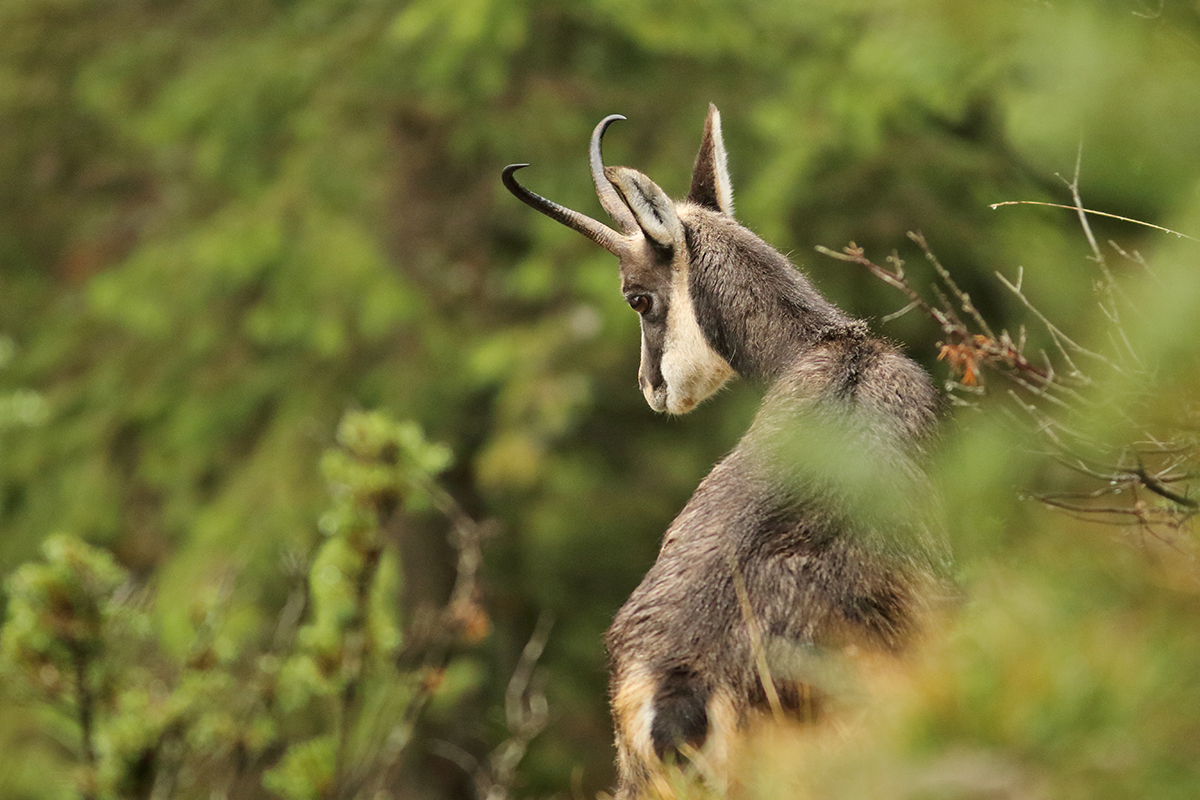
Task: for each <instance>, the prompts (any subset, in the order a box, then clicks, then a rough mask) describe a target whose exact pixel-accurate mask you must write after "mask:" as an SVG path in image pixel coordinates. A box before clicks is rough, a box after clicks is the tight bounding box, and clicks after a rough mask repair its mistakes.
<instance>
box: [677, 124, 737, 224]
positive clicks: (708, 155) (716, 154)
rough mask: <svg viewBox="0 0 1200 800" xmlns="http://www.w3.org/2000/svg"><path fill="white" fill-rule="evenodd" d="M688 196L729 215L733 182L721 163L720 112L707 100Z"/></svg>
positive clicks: (722, 152)
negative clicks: (706, 110)
mask: <svg viewBox="0 0 1200 800" xmlns="http://www.w3.org/2000/svg"><path fill="white" fill-rule="evenodd" d="M688 200H691V201H692V202H693V203H696V204H697V205H701V206H704V207H705V208H707V209H710V210H712V211H719V212H721V213H722V214H728V215H729V216H731V217H732V216H733V184H731V183H730V182H729V168H728V167H727V166H726V164H725V141H724V139H722V138H721V112H720V111H717V107H716V106H715V105H713V104H712V103H709V104H708V119H706V120H705V121H704V139H703V140H701V142H700V152H699V153H698V154H697V155H696V167H695V169H694V170H693V172H692V188H691V191H689V192H688Z"/></svg>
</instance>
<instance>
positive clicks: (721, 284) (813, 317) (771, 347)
mask: <svg viewBox="0 0 1200 800" xmlns="http://www.w3.org/2000/svg"><path fill="white" fill-rule="evenodd" d="M706 217H707V219H705V220H704V224H703V225H690V224H687V222H685V225H684V231H685V236H686V239H687V243H688V247H689V249H690V251H691V254H692V256H693V258H692V259H691V265H690V270H691V272H690V274H689V276H688V284H689V290H690V292H691V295H692V302H693V304H694V306H695V309H696V316H697V319H698V321H699V322H700V325H701V328H702V329H703V331H704V334H705V337H706V338H707V339H708V342H709V344H710V345H711V346H712V348H713V349H714V350H716V351H717V352H718V353H719V354H720V355H721V356H722V357H723V358H724V359H725V360H726V361H727V362H728V363H729V365H730V366H731V367H733V369H734V371H736V372H737V373H738V374H739V375H741V376H742V377H744V378H749V379H751V380H759V381H763V382H767V383H773V382H774V381H776V380H777V379H778V378H779V377H780V376H782V375H783V374H785V373H786V372H787V371H788V370H789V369H790V368H791V367H792V366H793V365H794V364H795V363H796V361H797V359H799V358H801V357H802V356H803V355H804V354H805V353H806V352H808V351H809V350H811V349H812V348H813V347H814V346H816V345H817V344H819V343H820V342H822V341H828V340H830V339H833V338H838V337H841V336H849V335H858V336H861V335H862V331H865V327H864V326H863V324H862V323H861V322H858V321H856V320H854V319H853V318H851V317H850V316H848V315H847V314H845V313H843V312H842V311H841V310H840V309H838V308H837V306H835V305H833V304H832V303H830V302H829V301H828V300H826V299H825V298H824V297H822V296H821V294H820V292H818V291H817V290H816V289H815V288H814V287H813V285H812V284H811V283H809V281H808V279H807V278H806V277H804V275H803V274H801V273H800V272H799V271H798V270H797V269H796V268H795V267H794V266H793V265H792V263H791V262H790V261H788V260H787V259H786V258H785V257H784V256H783V255H781V254H780V253H779V252H778V251H776V250H775V249H774V248H772V247H771V246H770V245H768V244H766V243H765V242H763V241H762V240H761V239H759V238H758V237H757V236H755V235H754V234H753V233H751V232H750V231H749V230H747V229H746V228H743V227H742V226H741V225H739V224H738V223H737V222H735V221H734V220H732V219H731V218H729V217H726V216H724V215H717V214H707V213H706Z"/></svg>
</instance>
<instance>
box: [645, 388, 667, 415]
mask: <svg viewBox="0 0 1200 800" xmlns="http://www.w3.org/2000/svg"><path fill="white" fill-rule="evenodd" d="M642 397H644V398H646V405H648V406H650V408H652V409H654V410H655V411H657V412H659V413H660V414H661V413H664V412H667V413H675V412H672V411H671V410H670V404H671V403H670V395H669V393H668V391H667V387H666V386H665V385H663V386H659V387H657V388H651V387H649V386H646V387H644V388H643V389H642Z"/></svg>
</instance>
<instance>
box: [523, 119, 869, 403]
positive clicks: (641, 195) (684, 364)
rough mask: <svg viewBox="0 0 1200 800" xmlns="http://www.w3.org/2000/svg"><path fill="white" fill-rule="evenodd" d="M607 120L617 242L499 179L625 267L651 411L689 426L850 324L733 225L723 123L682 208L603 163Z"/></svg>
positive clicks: (607, 231)
mask: <svg viewBox="0 0 1200 800" xmlns="http://www.w3.org/2000/svg"><path fill="white" fill-rule="evenodd" d="M618 119H624V117H622V116H620V115H616V114H614V115H613V116H610V117H605V118H604V119H603V120H601V122H600V124H599V125H597V126H596V129H595V131H593V132H592V143H591V148H590V162H591V170H592V182H593V183H594V184H595V185H596V193H597V194H598V195H599V196H600V204H601V205H602V206H604V210H605V211H607V212H608V214H609V215H610V216H611V217H612V218H613V219H614V220H615V221H616V223H617V227H618V228H619V229H620V232H618V231H615V230H613V229H612V228H609V227H608V226H607V225H604V224H603V223H600V222H597V221H596V220H594V219H592V218H591V217H588V216H585V215H583V214H580V213H579V212H578V211H572V210H571V209H569V208H564V207H563V206H560V205H559V204H557V203H555V202H552V201H550V200H547V199H546V198H544V197H541V196H540V195H537V194H535V193H533V192H531V191H529V190H528V189H526V188H525V187H523V186H521V185H520V184H519V183H517V181H516V178H515V177H514V173H516V171H517V170H519V169H522V168H523V167H526V166H528V164H512V165H510V166H508V167H506V168H505V169H504V185H505V186H507V187H508V189H509V191H511V192H512V193H513V194H514V195H516V196H517V197H518V198H519V199H520V200H522V201H523V202H525V203H527V204H529V205H530V206H532V207H533V208H535V209H537V210H538V211H541V212H542V213H543V214H545V215H547V216H548V217H550V218H551V219H555V220H558V221H559V222H561V223H563V224H564V225H566V226H567V227H569V228H571V229H572V230H576V231H579V232H580V233H582V234H583V235H585V236H587V237H588V238H589V239H591V240H592V241H594V242H596V243H597V244H599V245H600V246H602V247H604V248H605V249H606V250H608V251H609V252H610V253H612V254H614V255H615V256H617V258H618V259H620V267H621V291H622V292H623V293H624V295H625V299H626V301H627V302H628V303H629V305H630V306H631V307H632V308H633V310H634V311H636V312H638V314H639V315H640V316H641V326H642V361H641V367H640V368H639V370H638V381H639V383H640V385H641V389H642V394H643V395H645V397H646V402H647V403H649V404H650V407H651V408H653V409H654V410H656V411H668V412H670V413H672V414H686V413H687V412H689V411H691V410H692V409H693V408H695V407H696V406H697V405H698V404H699V403H700V402H701V401H702V400H704V399H705V398H707V397H709V396H710V395H712V394H713V392H715V391H716V390H717V389H719V388H720V387H721V386H722V385H723V384H724V383H725V381H727V380H728V379H729V378H730V377H731V376H732V375H734V374H735V373H736V374H739V375H743V376H746V377H749V378H757V379H762V380H768V381H771V380H775V379H776V378H778V377H779V376H780V375H781V374H783V373H784V372H785V371H786V370H787V369H788V368H789V366H790V365H791V364H792V363H794V361H795V359H796V358H797V356H798V355H799V354H801V353H803V352H804V351H805V350H806V349H808V348H811V347H812V346H813V344H815V343H816V342H818V341H820V340H821V339H822V338H829V337H831V336H836V335H838V334H839V333H840V332H845V331H847V330H850V329H851V328H853V327H854V325H855V324H856V323H854V321H853V320H851V319H850V318H848V317H847V316H846V315H844V314H843V313H842V312H841V311H839V310H838V309H837V308H836V307H835V306H833V305H832V304H831V303H829V301H827V300H826V299H825V298H823V297H822V296H821V295H820V293H818V292H817V291H816V290H815V289H814V288H813V287H812V285H811V284H809V282H808V280H807V279H806V278H805V277H804V276H803V275H801V274H800V273H799V272H798V271H797V270H796V269H795V268H794V267H793V266H792V265H791V263H790V262H789V261H788V260H787V259H786V258H785V257H784V256H782V255H781V254H780V253H779V252H777V251H776V250H775V249H774V248H772V247H771V246H770V245H768V244H767V243H766V242H764V241H763V240H762V239H760V238H759V237H758V236H756V235H755V234H754V233H753V232H751V231H750V230H749V229H747V228H745V227H743V226H742V225H739V224H738V222H737V221H736V220H735V219H734V218H733V190H732V188H731V187H730V183H729V172H728V170H727V169H726V166H725V144H724V142H723V141H722V139H721V115H720V114H719V113H718V112H717V109H716V107H715V106H711V105H710V106H709V109H708V119H707V121H706V122H705V125H704V139H703V142H702V143H701V145H700V153H699V155H697V156H696V166H695V170H694V172H693V174H692V186H691V190H690V191H689V192H688V196H687V199H685V200H682V201H679V202H676V201H673V200H671V199H670V198H669V197H667V195H666V193H665V192H664V191H663V190H662V189H660V188H659V187H658V185H657V184H656V183H654V181H652V180H650V179H649V178H647V177H646V176H645V175H643V174H642V173H640V172H638V171H637V170H634V169H629V168H628V167H606V166H604V163H603V160H602V159H601V157H600V142H601V140H602V139H603V137H604V131H605V130H607V128H608V126H609V125H611V124H612V123H613V122H614V121H615V120H618Z"/></svg>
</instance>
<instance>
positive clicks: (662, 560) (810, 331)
mask: <svg viewBox="0 0 1200 800" xmlns="http://www.w3.org/2000/svg"><path fill="white" fill-rule="evenodd" d="M612 119H613V118H609V119H607V120H605V121H604V122H602V123H601V125H600V126H598V127H597V129H596V132H595V134H593V141H592V155H591V160H592V171H593V179H594V180H595V182H596V186H597V191H598V193H599V194H600V199H601V202H602V204H603V205H604V207H605V209H606V210H607V211H608V212H609V213H610V214H611V215H612V216H613V217H614V219H616V220H617V221H618V223H619V224H620V225H621V227H622V229H623V234H617V233H616V232H614V231H611V230H609V229H608V228H606V227H604V226H602V225H600V223H596V222H595V221H594V220H590V219H588V218H584V217H582V215H578V214H577V213H576V212H571V211H569V210H566V209H562V208H561V207H559V206H555V205H554V204H552V203H550V201H546V200H544V199H543V198H540V197H538V196H537V195H533V194H532V193H530V192H528V191H527V190H524V189H523V187H519V185H516V184H515V181H512V180H511V176H512V172H514V171H515V170H516V169H517V168H519V167H518V166H514V167H510V168H509V169H508V170H506V172H505V180H506V184H508V185H509V188H510V189H511V190H513V191H514V193H516V194H517V195H518V197H521V199H522V200H524V201H525V202H527V203H530V205H533V206H534V207H535V208H538V209H539V210H541V211H543V212H544V213H547V214H550V215H551V216H555V217H556V218H558V219H560V221H563V222H564V223H566V224H568V225H571V226H572V227H574V228H576V229H577V230H580V231H581V232H583V233H585V234H586V235H588V236H590V237H591V238H593V239H594V240H595V241H597V242H598V243H600V244H602V245H603V246H605V247H607V248H608V249H610V250H611V251H612V252H614V253H615V254H617V255H618V257H619V258H620V266H621V283H622V290H623V292H624V293H625V296H626V298H627V300H628V301H629V303H630V305H631V306H632V307H634V309H635V310H637V311H638V312H639V314H640V315H641V322H642V364H641V367H640V370H639V381H640V384H641V387H642V391H643V394H644V395H645V397H646V400H647V402H648V403H649V404H650V405H651V406H652V407H653V408H655V409H656V410H667V411H671V412H673V413H686V412H687V411H689V410H691V409H692V408H693V407H695V405H696V404H697V403H699V402H701V401H702V400H703V399H704V398H705V397H707V396H708V395H710V394H711V393H712V392H714V391H716V389H717V388H719V387H720V386H721V385H722V384H723V383H724V382H725V380H727V379H728V378H729V377H730V376H731V375H733V374H737V375H741V376H743V377H745V378H749V379H751V380H755V381H758V382H761V383H763V384H765V385H766V386H767V390H766V394H765V396H764V399H763V403H762V406H761V408H760V410H759V412H758V414H757V416H756V417H755V419H754V422H753V423H752V425H751V427H750V429H749V431H747V433H746V434H745V436H743V438H742V440H741V441H740V442H739V443H738V445H737V447H736V448H735V449H734V450H733V451H732V452H731V453H730V454H729V455H728V456H726V457H725V458H724V459H723V460H722V461H721V462H720V463H718V464H717V465H716V466H715V467H714V468H713V470H712V472H710V473H709V475H708V476H707V477H706V478H705V479H704V480H703V481H702V482H701V483H700V485H699V487H698V488H697V489H696V492H695V493H694V494H693V495H692V498H691V499H690V500H689V501H688V503H687V504H686V506H685V507H684V509H683V510H682V512H681V513H680V514H679V516H678V517H676V518H675V520H674V522H672V523H671V525H670V527H669V528H668V529H667V532H666V535H665V537H664V539H663V543H662V547H661V549H660V551H659V555H658V558H657V560H656V561H655V563H654V565H653V566H652V567H651V568H650V570H649V572H648V573H647V574H646V576H645V578H644V579H643V580H642V582H641V584H640V585H639V586H638V587H637V589H636V590H635V591H634V592H633V594H632V595H631V596H630V598H629V599H628V600H627V601H626V603H625V604H624V605H623V606H622V607H621V609H620V611H619V612H618V613H617V616H616V618H615V620H614V621H613V624H612V626H611V628H610V629H609V631H608V635H607V637H606V644H607V647H608V652H609V655H610V661H611V686H610V691H611V703H612V709H613V719H614V724H615V727H616V742H617V751H618V770H619V778H618V786H617V794H618V797H619V798H621V799H622V800H632V798H637V797H644V796H662V795H668V794H670V783H669V781H668V780H667V779H666V777H665V775H666V774H667V770H669V769H670V768H671V766H670V765H671V764H673V763H676V762H681V761H685V760H687V759H688V758H692V757H696V756H697V754H699V755H700V756H701V757H702V758H704V759H705V761H706V762H707V763H708V765H709V766H710V767H715V769H716V771H718V772H719V771H720V769H721V765H722V763H723V761H724V759H725V758H726V757H727V754H728V749H729V745H730V740H731V737H732V736H733V735H734V734H735V733H736V731H737V730H738V729H740V728H742V727H743V726H745V725H746V724H748V723H749V722H750V721H751V720H752V719H753V718H754V717H755V716H757V715H760V714H761V713H762V712H763V711H766V710H769V709H770V708H771V706H772V705H777V706H778V708H779V709H781V710H783V711H785V712H789V711H790V712H793V713H796V714H802V715H806V714H811V713H812V698H813V697H814V696H817V697H819V696H820V695H821V694H822V693H823V692H825V691H826V690H827V689H828V688H829V687H828V686H827V685H825V682H824V681H825V679H824V677H823V669H822V664H824V663H826V662H827V661H829V660H830V659H831V658H832V659H836V658H837V657H838V656H839V654H841V653H845V652H863V651H874V652H882V653H899V652H900V651H902V650H903V649H904V647H905V646H906V644H907V643H908V642H910V641H911V639H912V638H913V636H914V634H915V633H916V632H917V630H918V629H919V627H920V624H921V620H922V617H923V615H924V612H925V610H926V608H927V607H928V605H929V603H930V601H931V598H933V597H934V596H935V595H936V594H937V593H938V587H939V585H940V583H941V580H942V577H941V576H942V575H943V574H944V572H945V564H946V556H945V553H944V547H943V545H942V543H941V541H940V539H939V537H938V536H936V535H935V533H934V532H933V531H934V527H933V526H931V525H929V524H927V520H926V515H925V513H924V506H925V505H926V504H928V502H929V493H928V490H927V487H926V482H925V479H924V477H923V473H922V471H921V468H920V462H921V460H922V458H923V455H924V451H925V449H926V447H927V445H928V442H929V440H930V438H931V436H932V433H933V428H934V424H935V417H936V408H937V405H938V398H937V394H936V392H935V390H934V389H933V387H932V385H931V383H930V380H929V378H928V376H927V375H926V374H925V372H924V371H923V370H921V368H920V367H918V366H917V365H916V364H915V363H914V362H912V361H911V360H910V359H908V358H907V357H905V356H904V355H903V354H902V353H900V352H899V350H898V349H897V348H896V347H894V346H893V345H891V344H890V343H888V342H886V341H883V340H881V339H878V338H873V337H872V336H871V335H870V334H869V333H868V330H867V327H866V325H865V324H864V323H862V322H860V321H857V320H854V319H851V318H850V317H848V316H847V315H846V314H844V313H843V312H841V311H840V310H839V309H838V308H837V307H835V306H834V305H832V304H831V303H829V302H828V301H827V300H825V298H823V297H822V296H821V295H820V294H819V293H818V292H817V291H816V290H815V289H814V288H813V287H812V285H811V284H810V283H809V282H808V280H807V279H806V278H805V277H804V276H803V275H802V274H801V273H800V272H798V271H797V270H796V269H795V268H794V267H793V266H792V264H791V263H790V262H789V261H788V260H787V259H786V258H785V257H784V256H782V255H781V254H780V253H778V252H777V251H776V250H774V249H773V248H772V247H770V246H769V245H767V244H766V243H765V242H763V241H762V240H761V239H760V238H759V237H757V236H756V235H755V234H753V233H752V232H751V231H749V230H748V229H746V228H745V227H743V226H741V225H740V224H738V223H737V221H736V220H734V218H733V215H732V192H731V190H730V189H729V183H728V174H727V172H726V168H725V155H724V145H723V143H722V141H721V133H720V118H719V115H718V114H717V112H716V109H715V108H711V109H710V113H709V119H708V123H707V124H706V127H705V135H704V143H703V144H702V146H701V151H700V155H699V156H698V157H697V163H696V171H695V175H694V177H693V183H692V189H691V192H690V194H689V196H688V199H687V200H685V201H680V202H675V201H671V200H669V199H668V198H666V196H665V194H663V193H662V191H661V189H658V187H657V186H656V185H655V184H653V182H652V181H650V180H649V179H648V178H646V177H645V176H644V175H642V174H641V173H638V172H636V171H634V170H630V169H628V168H624V167H618V168H613V167H603V165H602V163H601V159H600V153H599V144H600V139H601V137H602V135H603V132H604V128H605V127H606V126H607V124H608V123H609V122H611V121H612ZM514 187H515V188H514ZM522 193H524V194H522ZM571 215H575V216H571ZM581 219H582V220H583V221H581ZM595 226H599V227H595ZM709 771H710V772H711V771H713V770H711V769H710V770H709Z"/></svg>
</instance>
